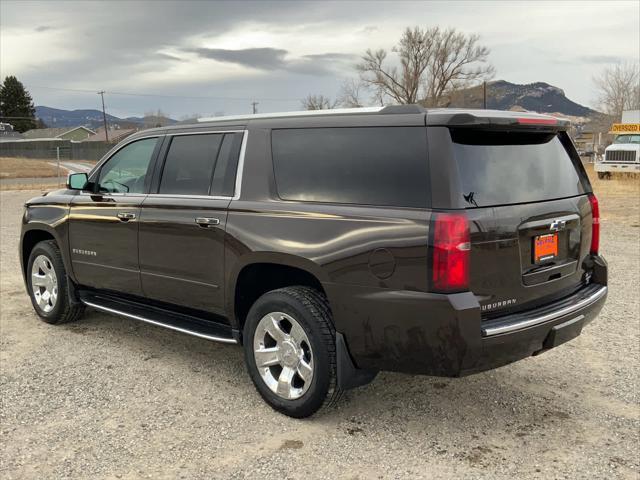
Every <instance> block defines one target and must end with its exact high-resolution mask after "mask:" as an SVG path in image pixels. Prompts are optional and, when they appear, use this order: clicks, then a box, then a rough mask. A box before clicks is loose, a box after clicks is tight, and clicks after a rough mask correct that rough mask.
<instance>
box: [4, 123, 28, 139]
mask: <svg viewBox="0 0 640 480" xmlns="http://www.w3.org/2000/svg"><path fill="white" fill-rule="evenodd" d="M22 138H23V136H22V134H21V133H19V132H16V131H15V130H14V129H13V125H11V124H10V123H3V122H0V142H11V141H13V140H20V139H22Z"/></svg>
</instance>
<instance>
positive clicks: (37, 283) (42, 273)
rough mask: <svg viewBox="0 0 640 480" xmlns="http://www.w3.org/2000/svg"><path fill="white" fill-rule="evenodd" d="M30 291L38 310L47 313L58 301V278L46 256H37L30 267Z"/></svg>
mask: <svg viewBox="0 0 640 480" xmlns="http://www.w3.org/2000/svg"><path fill="white" fill-rule="evenodd" d="M31 291H32V292H33V298H34V299H35V301H36V303H37V304H38V308H40V310H42V311H43V312H44V313H49V312H50V311H51V310H53V309H54V308H55V306H56V302H57V300H58V277H56V271H55V270H54V269H53V264H52V263H51V260H49V258H48V257H47V256H46V255H38V256H37V257H36V259H35V260H34V261H33V265H32V266H31Z"/></svg>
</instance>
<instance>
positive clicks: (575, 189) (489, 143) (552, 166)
mask: <svg viewBox="0 0 640 480" xmlns="http://www.w3.org/2000/svg"><path fill="white" fill-rule="evenodd" d="M451 138H452V140H453V142H454V143H453V146H454V156H455V159H456V162H457V164H458V171H459V174H460V179H461V183H462V191H463V193H462V194H463V198H464V200H465V202H466V204H467V205H468V206H469V207H471V208H472V207H487V206H492V205H504V204H511V203H527V202H537V201H542V200H552V199H556V198H564V197H571V196H575V195H580V194H583V193H585V192H586V189H585V185H584V184H583V182H582V180H581V177H580V174H579V173H578V171H577V168H576V165H574V163H573V161H572V159H571V157H570V156H569V153H568V152H567V150H566V148H565V146H564V145H563V143H562V142H561V140H560V138H559V137H558V134H555V133H530V132H495V131H482V130H464V129H458V130H456V129H453V130H451Z"/></svg>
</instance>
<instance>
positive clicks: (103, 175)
mask: <svg viewBox="0 0 640 480" xmlns="http://www.w3.org/2000/svg"><path fill="white" fill-rule="evenodd" d="M157 143H158V139H157V138H146V139H144V140H138V141H137V142H132V143H130V144H129V145H127V146H125V147H123V148H121V149H120V150H118V151H117V152H116V153H115V154H114V155H113V156H112V157H111V158H110V159H109V160H107V162H106V163H105V164H104V165H103V166H102V168H101V169H100V177H99V179H98V189H99V191H100V192H108V193H144V184H145V179H146V175H147V170H148V169H149V163H150V162H151V157H152V156H153V151H154V149H155V147H156V144H157Z"/></svg>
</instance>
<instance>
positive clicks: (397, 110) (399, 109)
mask: <svg viewBox="0 0 640 480" xmlns="http://www.w3.org/2000/svg"><path fill="white" fill-rule="evenodd" d="M424 112H426V110H425V109H424V108H423V107H422V106H420V105H417V104H415V103H411V104H406V105H387V106H386V107H383V108H382V109H381V110H380V111H379V112H378V113H385V114H402V113H424Z"/></svg>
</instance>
